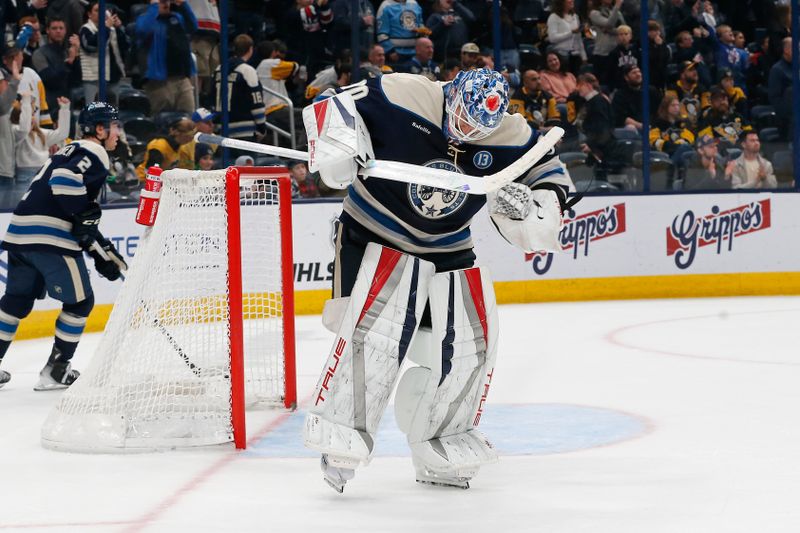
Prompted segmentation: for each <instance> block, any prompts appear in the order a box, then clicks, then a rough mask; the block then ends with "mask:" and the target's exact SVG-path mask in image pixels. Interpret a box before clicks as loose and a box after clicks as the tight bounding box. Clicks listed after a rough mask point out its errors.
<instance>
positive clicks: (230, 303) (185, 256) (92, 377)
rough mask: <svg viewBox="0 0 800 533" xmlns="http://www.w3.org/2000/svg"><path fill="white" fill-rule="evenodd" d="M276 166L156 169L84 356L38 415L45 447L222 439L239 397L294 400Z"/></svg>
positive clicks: (124, 447) (226, 438) (283, 186)
mask: <svg viewBox="0 0 800 533" xmlns="http://www.w3.org/2000/svg"><path fill="white" fill-rule="evenodd" d="M279 170H282V171H283V172H285V169H278V170H276V169H253V168H251V169H228V171H226V170H220V171H208V172H201V171H181V170H171V171H166V172H164V173H163V175H162V179H163V189H162V194H161V200H160V206H159V210H158V217H157V219H156V223H155V225H154V226H153V227H152V228H149V229H147V230H145V235H144V237H143V238H142V240H141V241H140V246H139V248H138V250H137V252H136V256H135V258H134V260H133V261H132V264H131V267H130V269H129V270H128V273H127V278H126V280H125V282H124V285H123V287H122V289H121V291H120V293H119V296H118V298H117V301H116V303H115V305H114V309H113V311H112V313H111V316H110V318H109V321H108V324H107V326H106V329H105V333H104V334H103V338H102V340H101V342H100V344H99V346H98V348H97V351H96V353H95V354H94V357H93V358H92V360H91V362H90V364H89V366H88V367H86V368H85V369H84V372H83V373H82V375H81V377H80V378H79V379H78V381H76V382H75V384H74V385H73V386H72V387H70V388H69V389H68V390H67V391H65V392H64V394H63V396H62V397H61V398H60V400H59V402H58V404H57V405H56V407H55V408H54V409H53V411H52V412H51V413H50V416H49V417H48V419H47V421H46V422H45V425H44V427H43V429H42V443H43V445H44V446H46V447H49V448H56V449H68V450H73V451H135V450H152V449H163V448H171V447H185V446H200V445H209V444H218V443H224V442H230V441H231V440H233V438H234V426H235V425H236V424H235V421H236V420H237V414H238V415H240V417H241V418H240V420H242V421H243V419H244V418H243V413H240V412H238V410H237V409H238V408H237V407H236V406H237V405H239V404H241V403H247V404H250V405H252V404H281V405H284V404H285V405H288V404H290V403H293V402H294V397H293V395H294V382H293V380H294V373H293V368H294V366H293V365H294V354H293V346H294V344H293V338H291V337H292V336H293V326H292V324H293V322H292V320H293V317H291V316H289V315H290V314H291V309H292V303H291V298H292V293H291V287H290V286H291V278H290V277H289V278H288V281H289V283H288V285H289V286H288V287H285V286H284V285H286V284H287V283H286V280H287V278H286V264H287V262H288V269H289V271H291V253H290V251H289V253H287V248H286V243H285V242H284V241H285V240H286V239H288V240H289V242H291V232H290V231H286V228H287V227H288V228H290V227H291V225H290V221H289V220H287V218H290V216H291V206H290V205H289V207H288V209H287V206H286V205H283V206H282V205H281V200H283V201H285V202H290V201H291V198H290V196H291V195H290V193H288V189H289V187H288V182H286V183H281V181H282V180H281V179H280V178H278V177H276V175H278V174H280V172H279ZM226 173H227V179H228V181H229V182H230V183H231V184H232V185H231V187H232V190H233V193H232V194H229V195H228V202H227V203H226ZM237 178H238V179H237ZM286 179H287V178H285V177H284V178H283V180H286ZM279 185H280V186H279ZM233 188H235V190H234V189H233ZM282 195H285V198H282ZM237 211H238V213H239V215H240V219H241V231H240V232H236V231H235V224H236V219H237V218H238V217H236V212H237ZM232 226H234V227H232ZM282 228H283V229H282ZM239 234H240V235H241V238H239ZM237 249H241V254H240V256H237V254H236V250H237ZM231 250H232V251H233V253H234V255H230V251H231ZM289 250H290V248H289ZM286 256H288V257H286ZM229 259H230V265H233V267H232V268H229ZM237 263H238V264H239V265H241V292H239V289H238V287H237V285H238V284H237V282H236V279H237V278H238V276H237V274H236V270H237V268H236V265H237ZM237 302H240V303H241V317H242V319H240V320H237V318H236V317H237V316H238V313H237V312H236V311H235V308H236V304H237ZM232 309H234V312H233V313H232V311H231V310H232ZM287 313H288V315H287ZM232 315H233V316H232ZM237 342H238V343H241V344H243V348H244V349H243V352H244V357H243V368H244V372H243V381H244V390H245V395H244V402H242V401H241V394H238V393H237V390H238V389H237V388H236V383H237V377H236V376H238V375H239V374H237V370H236V368H237V365H236V361H237V360H238V359H237V357H238V356H237V355H236V351H237V350H236V349H235V348H236V346H237ZM232 345H233V354H232ZM232 358H233V359H232ZM232 360H233V362H234V365H233V366H234V368H233V374H232V365H231V361H232ZM239 366H241V365H239ZM287 369H288V371H287ZM287 374H288V376H287ZM232 376H233V377H232ZM238 383H241V380H240V381H238ZM237 399H238V402H237ZM232 406H233V407H232ZM240 425H241V427H239V426H236V434H237V435H236V438H237V445H238V444H239V442H240V441H239V439H240V438H242V439H243V433H244V427H243V422H241V423H240ZM242 442H243V440H242Z"/></svg>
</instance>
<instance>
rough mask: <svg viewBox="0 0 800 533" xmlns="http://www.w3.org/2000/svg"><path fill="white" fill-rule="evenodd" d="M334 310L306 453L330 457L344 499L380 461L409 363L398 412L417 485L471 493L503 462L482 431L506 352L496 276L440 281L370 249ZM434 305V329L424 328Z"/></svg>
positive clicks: (330, 473)
mask: <svg viewBox="0 0 800 533" xmlns="http://www.w3.org/2000/svg"><path fill="white" fill-rule="evenodd" d="M332 302H333V304H332V305H329V306H326V311H325V316H324V320H325V321H326V323H327V324H328V325H330V326H331V327H333V328H335V329H336V333H337V339H336V341H335V342H334V346H333V348H332V350H331V353H330V355H329V357H328V361H327V363H326V365H325V367H324V370H323V373H322V375H321V377H320V380H319V383H318V384H317V388H316V392H315V398H314V402H313V403H314V405H313V406H312V408H311V409H310V412H309V414H308V416H307V418H306V425H305V430H304V438H305V444H306V446H307V447H309V448H311V449H314V450H317V451H319V452H321V453H322V469H323V472H324V475H325V480H326V481H327V482H328V483H329V484H330V485H331V486H332V487H333V488H334V489H336V490H337V491H339V492H341V491H342V490H343V489H344V484H345V483H346V481H347V480H348V479H350V478H352V477H353V473H354V470H355V469H356V467H358V466H359V465H366V464H368V463H369V462H370V460H371V458H372V453H373V451H374V442H375V436H376V432H377V428H378V424H379V422H380V418H381V416H382V415H383V412H384V410H385V408H386V404H387V402H388V399H389V396H390V394H391V392H392V389H393V387H394V384H395V382H396V380H397V377H398V375H399V371H400V365H401V364H402V363H403V361H404V360H405V358H406V357H407V358H408V359H409V360H411V361H412V362H413V363H414V364H415V365H416V366H414V367H413V368H409V369H408V370H406V372H405V374H403V377H402V378H401V379H400V383H399V385H398V388H397V394H396V399H395V409H396V417H397V422H398V426H399V427H400V429H401V430H402V431H403V432H404V433H406V435H407V437H408V442H409V445H410V447H411V450H412V457H413V462H414V466H415V469H416V472H417V480H418V481H420V482H427V483H435V484H441V485H448V486H456V487H461V488H467V487H468V486H469V485H468V482H469V479H471V478H472V477H473V476H475V474H477V472H478V470H479V468H480V467H481V466H482V465H484V464H487V463H491V462H493V461H495V460H496V454H495V453H494V451H493V449H492V447H491V445H490V444H489V443H488V441H487V440H486V438H485V437H484V436H483V435H482V434H481V433H480V432H479V431H478V430H477V429H476V427H477V425H478V423H479V422H480V417H481V413H482V409H483V404H484V402H485V400H486V395H487V393H488V389H489V383H490V382H491V376H492V371H493V367H494V361H495V356H496V346H497V318H496V310H495V301H494V292H493V289H492V286H491V282H490V280H489V279H488V277H487V275H486V273H485V272H484V271H482V270H481V269H480V268H470V269H466V270H459V271H453V272H444V273H440V274H436V273H435V268H434V265H433V264H432V263H430V262H428V261H425V260H422V259H420V258H417V257H414V256H410V255H407V254H403V253H401V252H398V251H396V250H392V249H390V248H387V247H383V246H380V245H378V244H375V243H370V244H368V245H367V247H366V251H365V254H364V258H363V260H362V262H361V267H360V269H359V272H358V275H357V278H356V281H355V285H354V287H353V290H352V293H351V295H350V296H349V297H348V298H340V299H338V300H333V301H332ZM427 302H430V324H426V323H425V322H423V312H424V310H425V307H426V303H427ZM332 314H338V316H334V317H332V316H331V315H332ZM420 324H422V327H420Z"/></svg>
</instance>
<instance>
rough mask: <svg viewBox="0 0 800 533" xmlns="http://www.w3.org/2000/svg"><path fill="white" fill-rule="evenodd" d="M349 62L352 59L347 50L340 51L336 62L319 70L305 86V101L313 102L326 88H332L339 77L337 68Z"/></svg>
mask: <svg viewBox="0 0 800 533" xmlns="http://www.w3.org/2000/svg"><path fill="white" fill-rule="evenodd" d="M351 61H352V57H351V55H350V50H349V49H346V50H342V51H340V52H339V56H338V57H337V58H336V62H335V63H334V64H333V65H330V66H329V67H325V68H324V69H322V70H320V71H319V72H318V73H317V75H316V76H315V77H314V79H312V80H311V83H309V84H308V85H306V92H305V97H306V100H313V99H314V98H316V97H317V95H318V94H319V93H321V92H322V91H324V90H325V89H326V88H328V87H333V86H334V84H335V83H336V79H337V78H338V77H339V75H338V74H337V73H336V68H337V66H339V65H342V64H344V63H350V62H351ZM301 68H302V67H301Z"/></svg>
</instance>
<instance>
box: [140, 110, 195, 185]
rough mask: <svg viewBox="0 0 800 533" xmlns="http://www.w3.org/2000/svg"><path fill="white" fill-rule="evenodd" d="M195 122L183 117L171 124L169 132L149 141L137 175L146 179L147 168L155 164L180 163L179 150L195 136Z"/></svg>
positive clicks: (173, 164) (161, 165)
mask: <svg viewBox="0 0 800 533" xmlns="http://www.w3.org/2000/svg"><path fill="white" fill-rule="evenodd" d="M194 131H195V129H194V122H192V120H191V119H189V118H186V117H183V118H179V119H178V120H176V121H174V122H173V123H172V124H170V125H169V134H168V135H165V136H160V137H156V138H155V139H153V140H152V141H150V142H149V143H147V148H145V152H144V161H142V163H141V164H140V165H139V166H138V167H136V175H137V176H139V180H140V181H144V178H145V175H146V174H147V169H148V168H149V167H151V166H153V165H159V166H160V167H161V168H164V169H169V168H174V167H175V165H176V164H177V163H178V150H179V148H180V147H181V145H183V144H186V143H188V142H189V141H191V140H192V138H193V137H194Z"/></svg>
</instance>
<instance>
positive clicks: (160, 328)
mask: <svg viewBox="0 0 800 533" xmlns="http://www.w3.org/2000/svg"><path fill="white" fill-rule="evenodd" d="M91 248H92V250H93V251H94V252H96V253H97V255H99V256H100V257H101V258H102V259H103V260H105V261H112V259H111V258H110V257H109V256H108V252H106V251H105V250H103V247H102V246H100V243H98V242H97V241H94V242H93V243H92V246H91ZM119 277H120V279H121V280H122V281H125V274H123V273H122V272H121V271H120V273H119ZM139 302H140V303H141V304H142V307H143V308H144V312H145V315H146V316H147V319H148V320H150V321H152V323H153V325H154V326H155V327H156V329H158V331H160V332H161V334H162V335H164V337H165V338H166V339H167V342H169V344H170V346H172V349H173V350H175V351H176V352H177V354H178V355H179V356H180V357H181V359H183V362H184V363H186V366H188V367H189V370H191V371H192V373H193V374H194V375H195V376H197V377H201V374H202V370H201V369H200V367H199V366H197V365H196V364H194V363H193V362H192V360H191V359H189V356H188V355H187V354H186V352H184V351H183V348H182V347H181V345H180V344H178V341H176V340H175V337H173V336H172V334H171V333H170V332H169V330H168V329H167V328H166V327H165V326H164V324H162V323H161V321H160V320H159V319H158V316H157V315H155V314H154V313H152V312H151V311H150V308H149V307H148V306H147V303H146V302H145V301H144V300H143V299H140V300H139Z"/></svg>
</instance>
